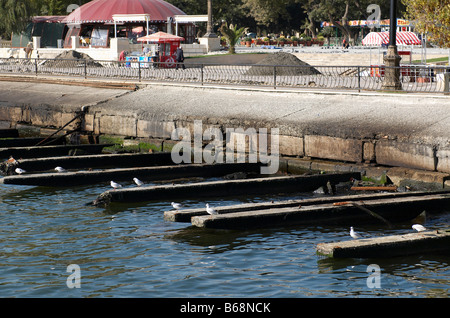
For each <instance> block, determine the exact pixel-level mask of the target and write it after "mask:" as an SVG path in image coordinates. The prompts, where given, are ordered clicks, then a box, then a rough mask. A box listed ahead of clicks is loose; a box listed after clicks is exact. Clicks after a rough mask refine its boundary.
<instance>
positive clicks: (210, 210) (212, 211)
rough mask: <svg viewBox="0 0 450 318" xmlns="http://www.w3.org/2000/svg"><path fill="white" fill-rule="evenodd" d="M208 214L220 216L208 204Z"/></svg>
mask: <svg viewBox="0 0 450 318" xmlns="http://www.w3.org/2000/svg"><path fill="white" fill-rule="evenodd" d="M206 212H208V214H211V215H215V214H219V213H217V211H216V210H215V209H214V208H213V207H210V206H209V203H206Z"/></svg>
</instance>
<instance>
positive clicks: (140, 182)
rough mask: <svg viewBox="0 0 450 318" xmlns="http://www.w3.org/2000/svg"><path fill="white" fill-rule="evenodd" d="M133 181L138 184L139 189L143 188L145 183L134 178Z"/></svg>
mask: <svg viewBox="0 0 450 318" xmlns="http://www.w3.org/2000/svg"><path fill="white" fill-rule="evenodd" d="M133 181H134V182H135V183H136V184H137V186H138V187H140V186H143V185H144V182H142V181H141V180H139V179H138V178H133Z"/></svg>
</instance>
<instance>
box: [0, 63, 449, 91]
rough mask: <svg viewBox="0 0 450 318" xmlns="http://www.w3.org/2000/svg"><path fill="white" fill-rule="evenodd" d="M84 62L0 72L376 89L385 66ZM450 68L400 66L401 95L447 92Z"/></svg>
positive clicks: (1, 66)
mask: <svg viewBox="0 0 450 318" xmlns="http://www.w3.org/2000/svg"><path fill="white" fill-rule="evenodd" d="M172 66H173V65H169V67H168V65H166V64H165V63H148V62H125V61H100V60H83V59H20V58H8V59H0V74H28V75H35V76H45V75H56V76H77V77H81V78H85V79H87V78H105V79H127V80H138V81H139V82H141V81H166V82H185V83H186V82H187V83H199V84H201V85H203V84H226V85H248V86H259V87H273V88H277V87H279V88H309V89H349V90H358V91H361V90H369V91H376V90H381V89H382V85H383V81H384V72H385V66H309V65H306V66H303V65H302V66H298V65H292V66H287V65H258V64H253V65H242V64H240V65H219V64H187V65H186V69H185V70H183V69H182V68H179V69H178V70H176V69H175V68H170V67H172ZM449 76H450V67H448V66H425V65H401V66H400V81H401V83H402V89H403V91H405V92H429V93H449V84H448V83H449Z"/></svg>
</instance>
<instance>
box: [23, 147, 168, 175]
mask: <svg viewBox="0 0 450 318" xmlns="http://www.w3.org/2000/svg"><path fill="white" fill-rule="evenodd" d="M17 159H18V161H19V166H20V167H21V168H22V169H25V170H26V171H28V172H35V171H40V172H42V171H48V170H53V169H54V168H55V167H57V166H61V167H63V168H64V169H66V170H69V169H84V170H86V169H89V168H92V169H95V168H112V167H114V168H129V167H146V166H147V167H148V166H158V165H160V166H162V165H164V166H168V165H174V163H173V160H172V157H171V154H170V153H169V152H160V153H125V154H96V155H80V156H57V157H45V158H28V159H19V158H17Z"/></svg>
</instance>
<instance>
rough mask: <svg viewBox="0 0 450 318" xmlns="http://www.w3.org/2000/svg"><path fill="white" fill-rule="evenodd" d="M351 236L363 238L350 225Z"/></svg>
mask: <svg viewBox="0 0 450 318" xmlns="http://www.w3.org/2000/svg"><path fill="white" fill-rule="evenodd" d="M350 236H351V237H353V238H354V239H355V240H356V239H359V238H361V235H359V234H358V233H356V232H355V230H354V229H353V226H351V227H350Z"/></svg>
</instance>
